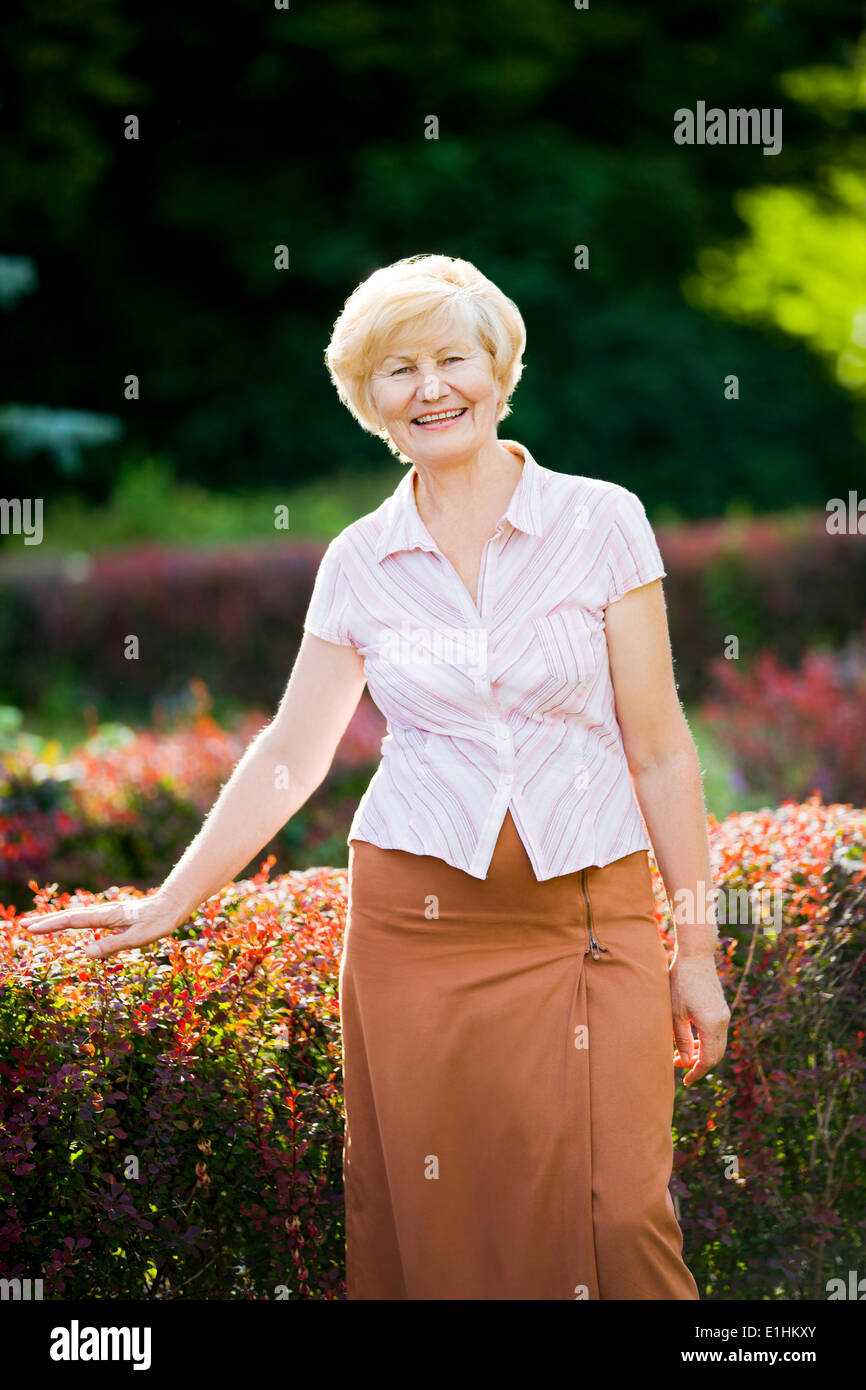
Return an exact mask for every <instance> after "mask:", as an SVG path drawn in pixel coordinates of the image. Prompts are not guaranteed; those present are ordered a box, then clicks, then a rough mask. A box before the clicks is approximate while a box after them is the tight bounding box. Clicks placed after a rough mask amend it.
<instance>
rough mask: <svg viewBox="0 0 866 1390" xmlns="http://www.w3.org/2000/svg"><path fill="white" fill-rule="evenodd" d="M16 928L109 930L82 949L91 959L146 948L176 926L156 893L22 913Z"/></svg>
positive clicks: (167, 934) (43, 931)
mask: <svg viewBox="0 0 866 1390" xmlns="http://www.w3.org/2000/svg"><path fill="white" fill-rule="evenodd" d="M18 924H19V926H22V927H24V928H25V929H26V930H27V931H30V932H32V933H33V935H34V936H35V935H37V934H47V933H48V932H58V931H88V930H93V929H94V928H96V927H99V928H104V929H108V930H110V931H111V932H112V933H113V934H112V935H111V936H102V937H100V938H99V939H98V940H95V941H90V942H88V944H87V945H86V946H85V947H84V954H85V955H86V956H89V957H90V958H91V960H102V959H104V958H105V957H106V956H116V955H117V953H118V952H119V951H128V950H130V949H132V948H134V947H136V946H148V945H149V944H150V942H151V941H158V940H159V938H160V937H162V936H170V935H171V933H172V932H173V931H175V930H176V929H177V927H178V926H179V925H180V923H179V921H178V918H177V915H176V914H174V913H172V912H171V911H170V910H169V908H168V907H167V905H166V904H165V903H164V902H163V901H161V900H160V899H159V897H158V895H157V894H151V895H150V896H149V897H145V898H127V899H124V900H123V901H119V902H110V903H95V904H94V905H93V906H92V907H68V908H64V909H63V910H62V911H61V912H25V913H24V915H23V916H21V917H19V919H18Z"/></svg>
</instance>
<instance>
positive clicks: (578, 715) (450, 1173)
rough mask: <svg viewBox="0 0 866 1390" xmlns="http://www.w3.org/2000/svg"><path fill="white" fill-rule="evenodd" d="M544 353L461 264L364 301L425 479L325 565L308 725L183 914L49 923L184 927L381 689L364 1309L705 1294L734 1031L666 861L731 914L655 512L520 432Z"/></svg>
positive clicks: (342, 345) (233, 798)
mask: <svg viewBox="0 0 866 1390" xmlns="http://www.w3.org/2000/svg"><path fill="white" fill-rule="evenodd" d="M524 346H525V329H524V325H523V320H522V318H521V316H520V313H519V311H518V309H517V307H516V305H515V304H514V303H513V302H512V301H511V300H510V299H509V298H507V297H506V295H504V294H503V293H502V291H501V290H499V289H498V288H497V287H496V286H495V285H494V284H492V283H491V282H490V281H489V280H488V279H486V278H485V277H484V276H483V275H482V274H481V273H480V272H479V271H478V270H477V269H476V268H475V267H474V266H472V265H470V264H469V263H467V262H466V261H462V260H456V259H452V258H450V257H447V256H414V257H409V258H408V259H406V260H403V261H398V262H397V263H396V264H394V265H391V266H387V267H385V268H383V269H380V270H377V271H376V272H375V273H374V274H373V275H371V276H370V277H369V278H368V279H367V280H365V281H364V282H363V283H362V284H360V285H359V286H358V287H357V288H356V289H355V291H354V292H353V293H352V294H351V295H350V296H349V298H348V300H347V301H346V304H345V306H344V308H343V311H342V313H341V314H340V316H339V318H338V319H337V322H336V324H335V327H334V332H333V336H332V339H331V343H330V345H329V347H328V350H327V354H326V359H327V363H328V367H329V370H330V373H331V376H332V379H333V381H334V383H335V385H336V388H337V391H338V393H339V395H340V398H341V399H342V400H343V401H344V403H345V404H346V405H347V406H348V408H349V410H350V411H351V412H352V414H353V415H354V417H355V418H356V419H357V420H358V421H359V423H360V424H361V425H362V427H363V428H364V429H366V430H369V431H371V432H372V433H374V434H377V435H379V436H380V437H381V438H382V439H383V440H384V441H385V442H386V443H387V444H388V446H389V448H390V449H391V450H392V451H393V452H394V453H395V454H397V455H398V456H399V458H400V459H401V460H402V461H403V462H404V463H408V464H411V467H410V469H409V470H408V471H407V473H406V475H405V477H404V478H403V479H402V481H401V482H400V484H399V485H398V487H397V488H396V490H395V491H394V493H393V494H392V495H391V496H390V497H389V498H388V499H387V500H386V501H385V502H384V503H383V504H382V505H381V506H380V507H378V508H377V509H376V510H375V511H373V512H371V513H370V514H369V515H367V516H364V517H361V518H360V520H358V521H355V522H353V523H352V524H351V525H350V526H348V527H346V529H345V530H344V531H343V532H341V534H340V535H339V536H337V537H336V539H335V540H334V541H332V542H331V544H330V546H329V547H328V549H327V551H326V553H325V556H324V558H323V560H322V563H321V566H320V568H319V571H318V574H317V576H316V582H315V587H314V590H313V594H312V597H311V600H310V604H309V609H308V612H307V616H306V620H305V635H304V638H303V641H302V644H301V649H300V652H299V654H298V658H297V661H296V663H295V666H294V669H293V671H292V674H291V678H290V680H289V683H288V686H287V689H286V692H285V695H284V696H283V699H282V702H281V704H280V708H279V710H278V712H277V714H276V716H275V718H274V719H273V721H272V722H271V724H269V725H268V726H267V728H266V729H265V730H263V731H262V733H261V734H260V735H259V736H258V738H257V739H256V740H254V742H253V743H252V744H251V745H250V748H249V749H247V751H246V753H245V754H244V758H243V759H242V761H241V762H240V763H239V765H238V767H237V768H236V770H235V772H234V774H233V775H232V777H231V779H230V780H229V782H228V783H227V784H226V786H225V787H224V789H223V791H222V792H221V794H220V797H219V798H218V800H217V802H216V804H215V806H214V807H213V809H212V810H211V812H210V814H209V816H208V818H207V820H206V821H205V824H204V826H203V827H202V830H201V832H200V833H199V835H198V836H197V837H196V839H195V840H194V841H193V842H192V844H191V845H190V846H189V848H188V849H187V851H186V853H185V854H184V856H183V858H182V859H181V860H180V862H179V863H178V864H177V865H176V867H175V868H174V869H173V870H172V872H171V874H170V875H169V876H168V878H167V879H166V880H165V882H164V883H163V884H162V886H161V887H160V888H159V889H158V890H157V891H156V892H155V893H154V894H152V895H150V896H149V897H147V898H145V899H141V900H137V901H133V902H131V903H129V902H128V903H120V904H112V905H100V906H99V907H96V908H85V909H70V910H66V911H64V912H61V913H58V914H56V918H49V919H47V920H46V921H44V922H42V923H41V924H40V925H38V926H36V927H35V928H34V929H35V930H57V929H62V928H64V927H66V926H70V927H86V926H96V927H111V928H114V929H116V932H117V934H115V935H111V936H101V937H99V938H98V939H96V940H95V941H94V942H93V943H92V944H91V945H90V946H89V948H88V953H89V954H92V955H94V956H107V955H111V954H114V953H115V952H117V951H119V950H123V949H125V948H127V947H131V946H140V945H143V944H145V943H146V942H148V941H152V940H155V939H156V938H157V937H159V936H163V935H166V934H168V933H169V932H170V931H172V930H174V929H175V928H176V927H177V926H178V925H180V923H182V922H183V921H184V920H185V919H186V918H187V916H188V915H189V913H190V912H191V911H192V910H193V909H194V908H195V907H196V906H197V905H198V904H199V903H200V902H201V901H202V900H203V899H204V898H205V897H207V896H209V895H210V894H211V893H213V892H215V891H216V890H217V889H218V888H220V887H221V886H222V885H224V884H225V883H226V882H228V881H229V880H230V879H231V877H232V876H233V875H234V874H236V873H237V872H238V871H239V870H240V869H242V868H243V867H244V866H245V865H246V864H248V863H249V861H250V859H251V858H252V857H253V856H254V855H255V853H256V852H257V851H258V850H260V849H261V848H262V846H263V845H265V844H266V843H267V842H268V840H269V839H270V838H271V836H272V835H273V834H274V833H275V832H276V831H277V830H278V828H279V827H280V826H281V825H282V824H283V823H284V822H285V820H286V819H287V818H288V817H289V816H291V815H292V814H294V812H295V811H296V810H297V809H298V808H299V807H300V806H302V805H303V804H304V802H305V801H306V800H307V798H308V797H309V796H310V795H311V793H312V792H313V791H314V790H315V788H316V787H317V786H318V785H319V784H320V782H321V781H322V780H323V778H324V776H325V774H326V772H327V770H328V768H329V766H330V764H331V761H332V758H333V755H334V752H335V750H336V747H337V744H338V742H339V740H340V738H341V736H342V734H343V732H344V730H345V728H346V726H347V724H348V722H349V719H350V718H351V715H352V713H353V711H354V709H355V707H356V706H357V704H358V701H359V699H360V696H361V693H362V690H363V688H364V685H365V683H366V684H367V685H368V687H369V691H370V693H371V695H372V697H373V699H374V700H375V701H376V703H377V704H378V706H379V708H380V709H381V710H382V711H383V713H384V714H385V716H386V718H387V722H388V733H387V735H386V737H385V739H384V741H383V745H382V760H381V763H380V766H379V768H378V770H377V772H376V774H375V776H374V777H373V779H372V781H371V783H370V786H369V787H368V789H367V791H366V793H365V794H364V796H363V798H362V800H361V802H360V804H359V806H358V808H357V812H356V814H355V817H354V820H353V823H352V826H351V829H350V832H349V845H350V856H349V914H348V921H347V928H346V935H345V941H344V948H343V957H342V961H341V969H340V1012H341V1021H342V1030H343V1055H344V1068H343V1071H344V1094H345V1110H346V1133H345V1144H344V1152H343V1171H344V1178H345V1201H346V1261H347V1291H348V1296H349V1298H350V1299H575V1298H577V1299H581V1298H587V1299H696V1298H698V1297H699V1294H698V1290H697V1286H696V1284H695V1280H694V1278H693V1277H692V1275H691V1273H690V1271H689V1270H688V1268H687V1266H686V1264H685V1263H684V1261H683V1257H682V1233H681V1231H680V1228H679V1225H678V1224H677V1220H676V1216H675V1212H674V1208H673V1203H672V1201H671V1198H670V1195H669V1192H668V1184H669V1181H670V1175H671V1166H672V1159H673V1149H672V1142H671V1120H672V1107H673V1095H674V1065H675V1062H676V1063H677V1064H679V1065H682V1066H684V1067H687V1068H688V1073H687V1075H686V1078H685V1079H686V1082H692V1083H693V1082H695V1081H697V1080H698V1079H699V1078H700V1077H702V1076H704V1075H705V1074H706V1073H707V1072H708V1071H709V1070H711V1069H712V1068H713V1067H714V1066H715V1065H716V1063H717V1062H718V1061H719V1059H720V1058H721V1056H722V1055H723V1053H724V1050H725V1045H726V1035H727V1025H728V1020H729V1016H730V1015H729V1010H728V1007H727V1004H726V1003H725V999H724V995H723V993H722V989H721V985H720V982H719V979H718V975H717V973H716V966H715V959H714V952H715V946H716V943H717V930H716V925H715V920H714V916H713V913H712V910H710V911H709V912H708V913H706V914H704V915H701V914H700V913H699V912H697V911H696V910H695V909H694V907H693V908H692V910H691V911H689V910H688V906H686V908H685V910H682V909H680V910H678V911H677V913H676V914H675V920H676V923H677V949H676V954H675V957H674V960H673V963H672V965H671V967H670V970H669V969H668V965H667V960H666V956H665V952H664V948H663V945H662V942H661V938H660V936H659V932H658V929H657V926H656V921H655V916H654V911H653V890H652V877H651V871H650V865H649V859H648V854H647V850H648V848H649V847H650V843H651V845H652V848H653V851H654V853H655V857H656V860H657V862H658V865H659V869H660V871H661V875H662V878H663V880H664V884H665V888H666V890H667V893H668V895H669V897H670V899H671V901H672V902H677V903H680V904H682V903H685V904H686V905H688V904H692V905H696V904H698V903H705V902H707V901H712V893H711V892H710V891H709V889H710V883H711V868H710V856H709V846H708V842H707V835H706V819H705V809H704V803H703V794H702V788H701V775H700V769H699V764H698V759H697V754H696V750H695V747H694V744H693V742H692V739H691V735H690V733H689V730H688V726H687V724H686V721H685V719H684V716H683V713H682V710H681V707H680V704H679V701H678V699H677V694H676V687H675V682H674V677H673V669H672V661H671V653H670V645H669V640H668V632H667V622H666V614H665V606H664V599H663V595H662V586H661V577H662V576H663V575H664V574H665V570H664V567H663V564H662V560H661V556H660V554H659V551H658V548H657V545H656V542H655V538H654V536H653V533H652V530H651V528H650V525H649V522H648V520H647V518H646V514H645V511H644V509H643V506H642V504H641V502H640V501H639V499H638V498H637V496H636V495H635V494H634V493H632V492H630V491H628V490H626V489H625V488H623V487H621V486H619V485H617V484H614V483H610V482H605V481H602V480H600V479H596V478H586V477H580V476H572V475H569V474H565V473H562V472H558V471H555V470H553V469H551V468H548V467H546V466H544V465H542V464H539V463H537V462H536V461H535V459H534V458H533V457H532V455H531V454H530V452H529V450H528V449H527V448H526V447H525V445H522V444H519V443H517V442H516V441H514V440H500V439H499V438H498V437H497V426H498V424H499V422H500V421H501V420H503V419H504V418H505V416H507V415H508V414H509V399H510V397H511V395H512V392H513V391H514V388H515V386H516V384H517V382H518V380H519V378H520V375H521V371H522V360H521V359H522V353H523V349H524ZM648 836H649V837H651V841H650V838H648ZM30 919H32V914H31V915H30ZM64 919H65V920H64ZM25 920H28V919H25ZM692 1024H694V1026H695V1029H696V1031H697V1038H695V1037H694V1035H693V1032H692ZM674 1043H676V1048H677V1056H676V1057H675V1056H674V1046H673V1044H674Z"/></svg>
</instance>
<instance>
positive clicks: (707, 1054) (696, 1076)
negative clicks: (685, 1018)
mask: <svg viewBox="0 0 866 1390" xmlns="http://www.w3.org/2000/svg"><path fill="white" fill-rule="evenodd" d="M697 1029H698V1040H697V1045H696V1046H695V1047H694V1050H693V1051H691V1050H689V1051H687V1052H685V1053H684V1051H683V1048H682V1047H680V1049H679V1057H680V1061H679V1063H677V1062H676V1059H675V1065H677V1064H678V1065H680V1066H689V1065H690V1063H691V1066H690V1070H689V1071H687V1072H686V1073H685V1075H684V1076H683V1085H684V1086H693V1085H694V1083H695V1082H696V1081H700V1080H701V1078H702V1077H704V1076H706V1075H708V1073H709V1072H711V1071H713V1070H714V1069H715V1067H717V1066H718V1064H719V1062H720V1061H721V1060H722V1058H723V1057H724V1055H725V1048H726V1047H727V1042H728V1025H727V1022H724V1023H722V1024H721V1025H718V1024H717V1025H714V1026H713V1027H712V1028H702V1027H701V1026H700V1024H698V1025H697ZM720 1029H721V1031H720ZM689 1032H690V1033H691V1028H689Z"/></svg>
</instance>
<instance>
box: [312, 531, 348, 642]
mask: <svg viewBox="0 0 866 1390" xmlns="http://www.w3.org/2000/svg"><path fill="white" fill-rule="evenodd" d="M339 539H340V538H339V536H337V537H335V539H334V540H332V541H331V543H330V545H329V546H328V548H327V550H326V551H325V553H324V555H323V556H322V559H321V561H320V563H319V568H318V570H317V572H316V579H315V583H314V584H313V592H312V595H311V596H310V602H309V605H308V607H307V616H306V617H305V618H304V631H305V632H311V633H312V634H313V636H314V637H321V638H322V639H323V640H324V641H325V642H336V643H337V645H338V646H341V647H351V646H354V643H353V642H352V639H351V637H350V635H349V629H348V626H347V623H348V607H349V586H348V581H347V579H346V574H345V571H344V569H343V566H342V563H341V561H340V553H339V552H340V548H339V545H338V542H339Z"/></svg>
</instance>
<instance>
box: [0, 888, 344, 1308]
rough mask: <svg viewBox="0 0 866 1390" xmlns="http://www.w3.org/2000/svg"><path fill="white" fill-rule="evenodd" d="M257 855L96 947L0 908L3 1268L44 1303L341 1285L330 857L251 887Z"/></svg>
mask: <svg viewBox="0 0 866 1390" xmlns="http://www.w3.org/2000/svg"><path fill="white" fill-rule="evenodd" d="M271 862H272V861H270V860H269V861H266V863H265V867H264V868H263V870H262V872H261V873H259V874H258V875H256V876H255V877H254V878H253V879H252V880H251V881H248V882H241V883H238V884H236V885H232V886H231V887H230V888H229V889H226V890H224V891H223V892H222V893H221V894H218V895H217V896H216V897H214V898H212V899H210V900H209V901H208V903H207V904H205V905H204V906H203V907H202V909H201V910H200V911H198V912H197V913H195V914H194V916H193V917H192V919H191V920H190V922H189V923H188V924H187V926H186V928H185V929H184V933H183V935H182V936H181V935H175V936H172V937H167V938H165V939H164V941H162V942H160V943H157V945H156V946H155V947H154V948H150V949H148V950H147V951H134V952H130V953H125V954H124V956H123V957H121V958H116V959H112V960H107V961H103V962H91V961H89V960H87V958H86V957H84V956H82V955H80V954H79V953H78V952H77V951H76V950H75V947H74V946H72V947H71V946H70V941H69V939H68V938H67V939H66V940H65V941H64V940H63V939H62V938H61V937H59V936H58V937H55V938H51V937H39V936H36V937H32V936H29V935H28V934H27V933H25V932H23V931H16V927H15V918H14V915H13V914H12V913H11V912H8V914H7V912H6V910H5V909H0V912H3V913H4V920H3V924H2V925H3V930H2V931H0V986H2V987H0V1271H2V1275H3V1276H5V1277H9V1278H15V1277H21V1278H28V1277H33V1278H41V1279H42V1280H43V1283H44V1291H43V1296H44V1297H45V1298H53V1299H59V1298H104V1297H112V1298H136V1299H138V1298H177V1299H181V1298H197V1299H203V1298H215V1299H219V1298H290V1299H336V1298H340V1297H343V1296H344V1275H343V1258H344V1256H343V1234H342V1232H343V1210H342V1196H341V1193H342V1113H341V1090H340V1080H341V1065H342V1064H341V1052H340V1039H339V1016H338V999H337V979H338V971H339V956H340V950H341V945H342V936H343V926H344V915H345V872H343V871H337V870H330V869H322V870H316V871H310V872H306V873H296V874H289V875H286V876H284V877H282V878H280V879H277V880H276V881H274V882H273V883H269V882H268V881H267V874H268V870H269V868H270V864H271ZM34 887H35V885H34ZM127 892H128V890H124V894H125V893H127ZM105 896H107V897H116V896H123V894H120V895H118V893H117V892H116V890H115V891H114V892H112V893H109V894H106V895H105ZM36 900H37V902H38V903H39V904H40V905H41V904H46V903H48V902H51V903H52V906H56V907H57V908H62V907H64V906H68V905H69V903H70V901H71V899H70V896H69V895H68V894H61V895H60V896H59V897H57V898H56V899H54V900H53V901H52V899H51V895H50V892H49V891H48V890H45V891H43V892H40V893H38V894H37V895H36ZM96 900H97V899H96V897H95V895H93V894H88V893H79V894H77V895H75V901H80V902H82V903H86V902H90V901H96ZM31 1272H32V1273H31Z"/></svg>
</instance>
